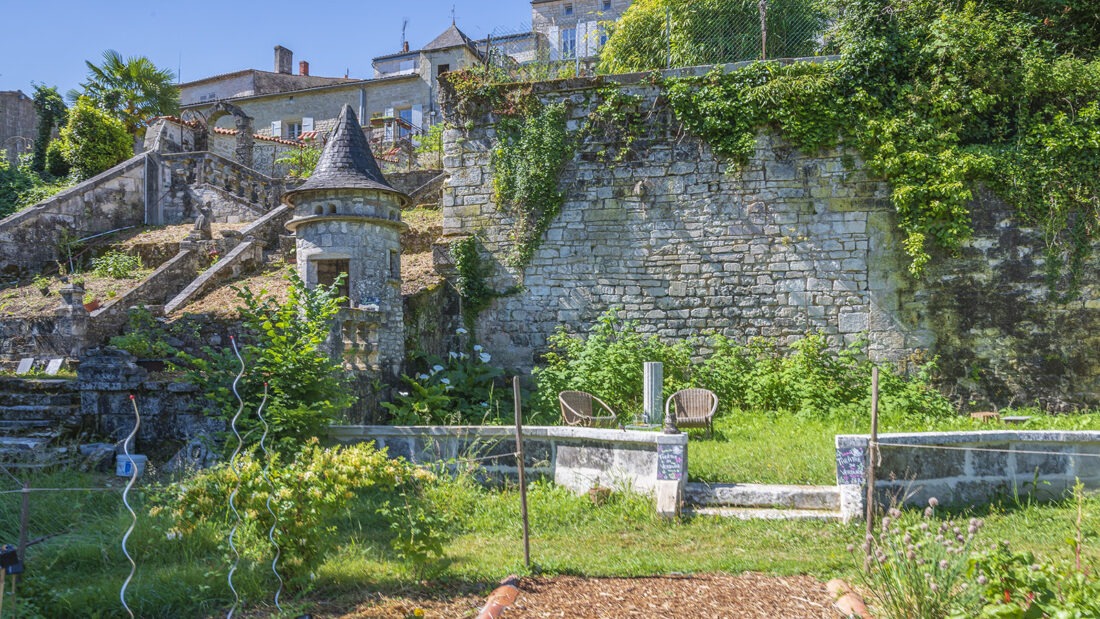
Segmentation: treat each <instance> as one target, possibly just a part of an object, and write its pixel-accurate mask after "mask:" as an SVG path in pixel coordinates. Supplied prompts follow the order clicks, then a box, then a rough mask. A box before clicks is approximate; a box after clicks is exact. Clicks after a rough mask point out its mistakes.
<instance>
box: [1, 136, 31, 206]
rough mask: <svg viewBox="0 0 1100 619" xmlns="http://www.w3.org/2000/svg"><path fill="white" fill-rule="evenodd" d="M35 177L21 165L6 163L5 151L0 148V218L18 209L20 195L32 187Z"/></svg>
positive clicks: (20, 203) (20, 201)
mask: <svg viewBox="0 0 1100 619" xmlns="http://www.w3.org/2000/svg"><path fill="white" fill-rule="evenodd" d="M36 180H37V177H36V176H34V175H33V174H31V173H30V171H29V170H24V169H23V168H21V167H16V166H12V165H11V164H10V163H8V156H7V151H5V150H0V218H2V217H7V216H8V215H11V214H12V213H14V212H15V211H17V210H19V207H20V206H22V204H23V202H22V199H21V198H20V195H21V194H22V193H23V192H25V191H27V190H28V189H30V188H32V187H33V186H34V184H35V181H36Z"/></svg>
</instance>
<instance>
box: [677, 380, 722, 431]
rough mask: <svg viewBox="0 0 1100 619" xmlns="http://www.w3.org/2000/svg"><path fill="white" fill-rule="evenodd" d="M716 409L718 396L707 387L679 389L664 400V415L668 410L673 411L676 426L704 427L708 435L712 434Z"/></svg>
mask: <svg viewBox="0 0 1100 619" xmlns="http://www.w3.org/2000/svg"><path fill="white" fill-rule="evenodd" d="M673 407H675V408H673ZM716 410H718V396H716V395H714V392H712V391H709V390H707V389H681V390H680V391H677V392H676V393H674V394H672V395H671V396H669V398H668V401H667V402H665V417H668V414H669V411H674V412H675V415H676V416H675V417H673V420H675V422H676V427H677V428H706V429H707V436H708V437H709V436H713V435H714V411H716Z"/></svg>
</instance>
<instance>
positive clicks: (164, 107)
mask: <svg viewBox="0 0 1100 619" xmlns="http://www.w3.org/2000/svg"><path fill="white" fill-rule="evenodd" d="M85 64H87V65H88V81H86V82H84V83H83V84H81V87H82V88H83V89H84V92H83V93H78V92H74V91H70V92H69V98H70V99H73V100H75V99H76V98H77V97H79V96H81V95H83V96H86V97H88V98H90V99H91V100H93V101H94V102H95V104H96V105H97V106H98V107H99V108H100V109H102V110H105V111H107V112H109V113H110V114H111V115H112V116H114V117H115V118H117V119H118V120H120V121H122V123H123V125H124V126H125V128H126V132H127V133H129V134H130V135H131V136H133V138H134V140H140V139H141V137H142V132H143V131H144V129H145V127H146V125H148V123H149V120H150V119H152V118H155V117H157V116H165V115H169V114H176V113H177V112H178V111H179V90H177V89H176V87H175V85H174V84H173V81H174V80H175V79H176V75H175V74H174V73H172V71H170V70H168V69H158V68H157V66H156V65H155V64H153V62H152V61H151V60H149V59H148V58H146V57H145V56H131V57H130V58H123V57H122V55H121V54H119V53H118V52H116V51H115V50H113V49H109V50H107V51H105V52H103V64H102V65H99V66H96V65H94V64H92V63H91V61H85Z"/></svg>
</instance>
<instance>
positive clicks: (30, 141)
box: [0, 90, 38, 163]
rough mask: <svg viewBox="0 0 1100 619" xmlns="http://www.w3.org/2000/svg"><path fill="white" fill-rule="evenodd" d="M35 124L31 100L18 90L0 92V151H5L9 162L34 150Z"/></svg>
mask: <svg viewBox="0 0 1100 619" xmlns="http://www.w3.org/2000/svg"><path fill="white" fill-rule="evenodd" d="M37 124H38V123H37V118H36V116H35V112H34V100H33V99H31V98H30V97H29V96H27V95H25V94H23V92H22V91H20V90H5V91H3V92H0V149H3V150H5V151H7V155H8V161H9V162H12V163H15V162H17V161H18V160H19V155H21V154H23V153H27V152H30V151H31V150H33V149H34V132H35V126H36V125H37Z"/></svg>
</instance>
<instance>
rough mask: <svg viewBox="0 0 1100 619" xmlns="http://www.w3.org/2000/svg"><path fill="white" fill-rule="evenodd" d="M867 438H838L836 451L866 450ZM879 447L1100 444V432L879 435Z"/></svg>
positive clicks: (985, 431)
mask: <svg viewBox="0 0 1100 619" xmlns="http://www.w3.org/2000/svg"><path fill="white" fill-rule="evenodd" d="M870 441H871V435H870V434H838V435H836V447H837V449H844V448H848V447H866V446H867V444H868V443H869V442H870ZM878 442H879V443H882V444H904V445H952V444H965V445H971V444H976V443H1005V442H1026V443H1100V431H1093V430H975V431H963V432H901V433H891V434H879V435H878Z"/></svg>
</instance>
